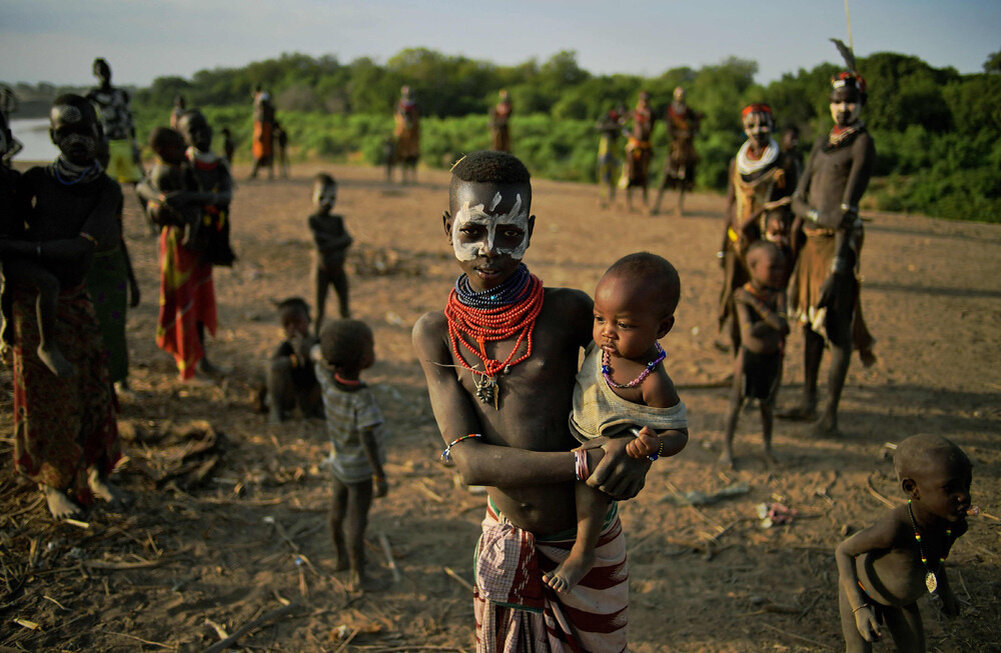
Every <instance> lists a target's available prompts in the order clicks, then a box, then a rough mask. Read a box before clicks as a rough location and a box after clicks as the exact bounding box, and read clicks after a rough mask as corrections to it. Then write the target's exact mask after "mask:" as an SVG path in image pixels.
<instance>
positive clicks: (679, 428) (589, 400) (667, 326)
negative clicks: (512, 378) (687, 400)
mask: <svg viewBox="0 0 1001 653" xmlns="http://www.w3.org/2000/svg"><path fill="white" fill-rule="evenodd" d="M680 296H681V281H680V279H679V277H678V271H677V270H675V268H674V266H673V265H671V263H670V262H668V261H667V260H665V259H664V258H662V257H660V256H657V255H656V254H649V253H646V252H640V253H637V254H630V255H628V256H625V257H623V258H621V259H619V260H618V261H616V262H615V263H614V264H612V267H610V268H608V270H607V271H606V272H605V274H604V276H603V277H602V278H601V280H600V281H599V282H598V285H597V287H596V288H595V291H594V326H593V334H592V335H593V338H594V341H593V342H592V343H591V344H590V345H589V346H588V347H587V350H586V352H585V354H586V357H585V359H584V363H583V364H582V365H581V368H580V372H579V373H578V374H577V381H576V385H575V387H574V394H573V413H572V414H571V415H570V420H569V421H570V432H571V433H573V434H574V436H575V437H576V438H577V439H578V440H579V441H581V442H587V441H588V440H591V439H594V438H597V437H600V436H605V437H630V436H632V435H635V439H633V440H632V441H631V442H630V443H629V444H628V445H627V446H626V452H627V453H628V454H629V456H630V457H632V458H649V459H650V460H651V461H653V460H656V459H657V458H660V457H667V456H673V455H675V454H677V453H678V452H680V451H681V450H682V449H684V447H685V444H687V442H688V417H687V413H686V410H685V404H684V403H683V402H682V401H681V399H680V398H679V397H678V392H677V390H675V387H674V382H673V381H672V380H671V377H670V376H669V375H668V374H667V370H665V369H664V365H662V363H663V361H664V359H665V357H666V356H667V354H666V353H665V352H664V350H663V348H662V347H661V346H660V343H658V342H657V341H658V340H659V339H661V338H663V337H664V336H666V335H667V333H668V332H669V331H670V330H671V328H672V327H673V326H674V311H675V309H676V308H677V306H678V300H679V298H680ZM640 424H642V425H646V426H644V427H643V429H642V430H637V428H636V427H637V425H640ZM654 429H656V431H655V430H654ZM575 457H576V467H577V479H578V482H577V483H576V484H575V488H574V490H575V491H574V500H575V502H576V508H577V537H576V539H575V541H574V544H573V546H572V548H571V550H570V555H569V556H568V557H567V558H566V560H564V561H563V562H561V563H560V564H559V566H557V567H556V569H554V570H553V571H552V573H550V574H546V575H545V576H544V577H543V578H544V580H545V581H546V583H548V584H549V586H550V587H552V588H553V589H554V590H557V591H565V590H568V589H570V588H572V587H573V586H574V585H576V584H577V583H578V582H580V580H581V579H582V578H583V577H584V576H585V575H586V574H587V572H588V571H589V570H590V569H591V567H592V566H593V565H594V561H595V547H596V545H597V543H598V537H599V535H600V533H601V530H602V528H603V527H604V522H605V521H606V519H608V518H611V517H614V512H613V511H612V510H611V508H612V506H611V505H610V500H609V499H608V497H607V496H606V495H605V494H604V493H602V492H600V491H598V490H596V489H593V488H591V487H588V485H587V484H586V483H584V482H583V480H584V479H586V478H587V477H588V475H589V470H588V469H587V455H586V451H585V450H584V449H577V450H575Z"/></svg>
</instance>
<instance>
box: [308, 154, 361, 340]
mask: <svg viewBox="0 0 1001 653" xmlns="http://www.w3.org/2000/svg"><path fill="white" fill-rule="evenodd" d="M336 202H337V182H336V181H335V180H334V178H333V177H331V176H330V175H328V174H326V173H324V172H321V173H320V174H318V175H316V177H315V178H314V180H313V206H314V208H315V212H314V213H313V215H311V216H309V231H310V232H311V233H312V234H313V242H314V243H315V244H316V252H315V256H314V257H313V279H314V281H315V285H316V331H317V333H319V332H320V326H321V325H322V324H323V315H324V312H325V310H326V305H327V289H328V288H329V287H330V286H333V287H334V292H336V293H337V301H338V303H339V304H340V314H341V317H350V316H351V311H350V310H349V308H348V275H347V272H345V271H344V261H345V260H346V259H347V256H348V248H349V247H351V243H352V238H351V236H350V235H349V234H348V232H347V230H346V229H345V228H344V216H342V215H339V214H336V213H331V212H330V211H331V210H332V209H333V208H334V204H335V203H336Z"/></svg>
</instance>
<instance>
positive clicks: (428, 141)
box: [112, 46, 1001, 222]
mask: <svg viewBox="0 0 1001 653" xmlns="http://www.w3.org/2000/svg"><path fill="white" fill-rule="evenodd" d="M833 53H834V48H833V46H832V55H833ZM112 63H113V62H112ZM858 68H859V71H860V72H861V73H862V75H863V76H864V77H865V78H866V80H867V82H868V87H869V99H868V104H867V106H866V108H865V111H864V113H863V116H864V119H865V121H866V123H867V125H868V127H869V129H870V130H871V131H872V132H873V134H874V137H875V139H876V148H877V152H878V156H877V164H876V175H877V178H876V179H874V181H873V184H872V189H871V190H870V192H869V193H868V196H867V200H868V203H869V206H870V207H875V208H879V209H885V210H895V211H909V212H921V213H927V214H930V215H937V216H941V217H947V218H960V219H970V220H981V221H990V222H1001V52H999V53H993V54H991V55H990V56H989V57H988V58H987V61H986V62H985V64H984V71H983V72H982V73H977V74H960V73H959V72H957V71H956V70H955V69H954V68H951V67H946V68H935V67H933V66H931V65H929V64H927V63H926V62H924V61H922V60H921V59H920V58H918V57H915V56H910V55H904V54H898V53H893V52H879V53H875V54H872V55H870V56H868V57H862V58H860V59H859V61H858ZM839 69H840V66H839V65H838V64H834V63H824V64H820V65H818V66H815V67H813V68H811V69H805V68H799V69H798V70H796V71H795V72H788V73H786V74H784V75H782V77H781V78H780V79H777V80H774V81H772V82H770V83H768V84H764V85H762V84H759V83H757V82H755V79H754V77H755V75H756V73H757V71H758V67H757V64H756V63H755V62H754V61H750V60H746V59H740V58H737V57H730V58H728V59H726V60H724V61H721V62H720V63H718V64H714V65H706V66H702V67H700V68H697V69H696V68H691V67H687V66H685V67H679V68H672V69H670V70H667V71H665V72H664V73H662V74H660V75H658V76H655V77H643V76H640V75H627V74H614V75H594V74H592V73H590V72H588V71H587V70H584V69H583V68H581V67H580V66H579V65H578V63H577V57H576V53H574V52H572V51H563V52H559V53H557V54H555V55H553V56H552V57H550V58H549V59H547V60H545V61H543V62H541V63H540V62H539V61H537V60H535V59H530V60H528V61H526V62H524V63H521V64H517V65H512V66H500V65H496V64H493V63H491V62H488V61H482V60H476V59H470V58H467V57H463V56H453V55H446V54H442V53H439V52H436V51H434V50H430V49H426V48H408V49H405V50H402V51H400V52H399V53H398V54H396V55H395V56H393V57H390V58H389V59H388V60H387V61H386V62H385V63H384V64H380V63H377V62H375V61H374V60H372V59H370V58H359V59H355V60H354V61H352V62H350V63H341V62H340V61H339V60H338V59H337V57H335V56H332V55H327V56H321V57H312V56H309V55H305V54H297V53H293V54H283V55H282V56H280V57H278V58H275V59H268V60H264V61H257V62H253V63H250V64H248V65H246V66H243V67H239V68H215V69H211V70H208V69H206V70H201V71H198V72H197V73H195V74H194V75H193V76H192V77H191V78H190V79H185V78H183V77H179V76H168V77H160V78H157V79H156V80H154V82H153V83H152V84H151V85H150V86H149V87H147V88H141V89H137V90H136V91H135V93H134V106H135V108H136V111H137V116H138V123H139V128H140V132H141V133H147V132H148V129H150V128H152V127H153V126H155V125H157V124H163V123H164V122H165V116H166V115H167V112H168V111H169V109H170V107H171V105H172V103H173V100H174V97H175V96H177V95H183V96H185V98H186V100H187V102H188V106H200V107H202V108H203V109H205V110H206V113H207V114H208V115H209V117H210V119H211V120H212V121H213V123H214V124H215V125H216V127H217V129H218V128H221V127H223V126H228V127H229V128H230V129H231V130H232V131H233V133H234V135H235V136H236V138H237V139H238V141H239V140H242V141H243V144H244V145H246V146H247V147H249V142H250V140H249V139H250V124H251V123H250V100H251V93H252V90H253V89H254V88H255V87H256V86H257V85H258V84H261V85H263V87H264V88H266V89H269V90H270V92H271V94H272V97H273V98H274V102H275V105H276V107H277V109H278V111H279V119H280V120H281V121H282V123H283V125H284V126H285V129H286V131H287V132H288V133H289V135H290V142H291V144H292V146H293V151H294V152H295V153H296V154H297V155H298V156H300V157H310V156H319V157H329V158H332V159H339V160H356V159H357V158H359V157H360V158H363V159H364V160H366V161H368V162H371V163H376V162H378V160H379V158H380V156H381V153H382V152H383V144H384V141H385V138H386V136H387V135H388V133H389V132H390V130H391V125H392V118H391V115H392V111H393V107H394V105H395V102H396V99H397V98H398V96H399V89H400V86H401V85H403V84H407V85H409V86H410V87H411V88H412V89H414V91H415V92H416V97H417V100H418V102H419V104H420V107H421V112H422V114H423V116H424V117H425V120H424V122H423V123H422V125H423V135H422V136H423V138H422V159H423V161H424V162H425V163H426V164H428V165H430V166H434V167H443V166H446V165H448V163H449V162H450V161H453V160H454V158H455V157H457V156H461V154H462V153H463V152H466V151H470V150H473V149H478V148H483V147H487V146H488V145H489V136H488V132H487V112H488V110H489V108H490V107H491V106H492V105H493V104H494V103H495V102H496V100H497V92H498V91H499V90H500V89H502V88H505V89H507V90H508V91H509V93H510V95H511V99H512V102H513V104H514V108H515V114H514V117H513V119H512V122H511V129H512V142H513V151H514V153H515V154H517V155H518V156H520V157H521V158H523V159H524V160H525V162H526V164H528V165H529V168H530V169H531V170H533V173H534V174H536V175H538V176H542V177H550V178H555V179H566V180H575V181H593V180H594V177H595V170H594V168H595V166H594V157H595V148H596V143H597V135H596V132H595V131H594V121H595V120H596V119H597V118H598V117H599V116H600V115H602V114H603V113H604V112H607V111H608V110H609V109H610V108H612V107H613V106H615V105H618V104H623V105H625V106H627V107H630V108H631V107H632V106H633V105H634V104H635V101H636V96H637V95H638V93H639V92H640V91H641V90H646V91H648V92H649V93H650V94H651V96H652V99H653V104H654V107H655V109H656V111H657V112H659V113H661V114H662V113H663V110H664V109H665V108H666V106H667V104H668V103H669V102H670V99H671V92H672V90H673V89H674V87H675V86H679V85H680V86H684V87H685V88H686V89H687V90H688V102H689V104H690V105H691V106H692V107H694V108H695V109H696V110H698V111H700V112H702V113H703V114H704V116H705V117H704V119H703V121H702V126H701V132H700V134H699V135H698V137H697V140H696V149H697V150H698V151H699V154H700V156H701V163H700V169H699V174H698V179H697V183H698V185H699V187H701V188H703V189H713V190H722V189H723V188H725V184H726V166H727V162H728V160H729V158H730V157H732V156H733V154H734V153H735V152H736V150H737V148H738V147H739V146H740V143H741V142H742V141H743V139H744V136H743V133H742V132H741V125H740V110H741V108H742V107H743V106H745V105H746V104H748V103H750V102H762V101H763V102H767V103H768V104H770V105H771V107H772V108H773V110H774V113H775V116H776V120H777V123H778V126H779V127H780V128H781V127H785V126H789V125H795V126H797V127H799V129H800V130H801V134H802V137H801V143H802V146H803V147H804V149H806V148H808V147H809V144H810V143H811V142H812V140H813V138H814V137H816V136H817V135H819V134H822V133H825V132H826V131H827V130H828V129H829V128H830V124H831V119H830V114H829V112H828V107H827V95H828V89H829V79H830V76H831V75H832V74H833V73H835V72H836V71H838V70H839ZM665 150H666V134H665V132H664V129H663V125H662V124H661V125H660V126H659V128H658V129H656V130H655V132H654V151H655V159H654V162H653V165H654V166H658V165H661V164H662V161H663V156H664V153H665Z"/></svg>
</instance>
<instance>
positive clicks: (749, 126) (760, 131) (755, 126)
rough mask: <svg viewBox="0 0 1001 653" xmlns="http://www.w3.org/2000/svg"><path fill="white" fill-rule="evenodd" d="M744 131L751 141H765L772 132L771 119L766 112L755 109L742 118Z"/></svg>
mask: <svg viewBox="0 0 1001 653" xmlns="http://www.w3.org/2000/svg"><path fill="white" fill-rule="evenodd" d="M744 133H745V134H746V135H747V137H748V138H749V139H751V140H752V141H757V142H758V143H767V142H768V139H769V137H770V136H771V133H772V120H771V118H770V117H769V116H768V114H766V113H761V112H758V111H755V112H754V113H749V114H747V117H745V118H744Z"/></svg>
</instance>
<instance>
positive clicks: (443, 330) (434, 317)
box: [411, 311, 448, 351]
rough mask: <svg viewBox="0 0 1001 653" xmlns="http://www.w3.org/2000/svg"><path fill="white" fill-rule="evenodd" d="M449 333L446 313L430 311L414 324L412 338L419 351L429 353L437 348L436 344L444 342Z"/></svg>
mask: <svg viewBox="0 0 1001 653" xmlns="http://www.w3.org/2000/svg"><path fill="white" fill-rule="evenodd" d="M447 333H448V320H447V319H446V318H445V313H444V312H442V311H428V312H427V313H425V314H424V315H422V316H420V317H419V318H417V321H416V322H414V328H413V330H412V331H411V338H412V340H413V343H414V347H416V348H417V350H418V351H429V350H432V349H434V348H435V345H436V343H441V342H444V336H445V335H446V334H447Z"/></svg>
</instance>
